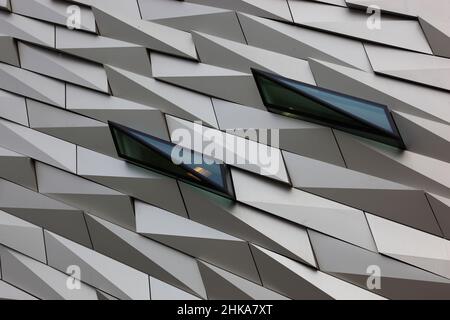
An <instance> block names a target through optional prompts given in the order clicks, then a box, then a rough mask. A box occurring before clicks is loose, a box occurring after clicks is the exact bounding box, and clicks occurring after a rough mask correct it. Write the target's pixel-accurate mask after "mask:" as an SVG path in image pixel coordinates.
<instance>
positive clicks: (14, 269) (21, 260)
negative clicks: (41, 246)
mask: <svg viewBox="0 0 450 320" xmlns="http://www.w3.org/2000/svg"><path fill="white" fill-rule="evenodd" d="M0 259H1V261H2V275H3V280H5V281H6V282H9V283H11V284H13V285H14V286H16V287H18V288H20V289H22V290H24V291H26V292H29V293H31V294H33V295H35V296H37V297H38V298H41V299H49V300H97V294H96V291H95V289H94V288H92V287H90V286H88V285H86V284H83V283H80V289H79V290H71V289H70V288H69V286H67V285H66V283H67V281H68V276H67V275H65V274H64V273H62V272H59V271H57V270H55V269H53V268H50V267H49V266H47V265H45V264H43V263H41V262H38V261H36V260H33V259H30V258H28V257H26V256H24V255H22V254H20V253H17V252H14V251H11V250H9V249H6V248H5V247H0Z"/></svg>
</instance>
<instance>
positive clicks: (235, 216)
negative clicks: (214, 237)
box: [180, 183, 316, 267]
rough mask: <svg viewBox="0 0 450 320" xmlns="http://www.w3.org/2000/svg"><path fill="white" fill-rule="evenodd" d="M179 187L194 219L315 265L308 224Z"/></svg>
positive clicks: (195, 188)
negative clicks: (300, 223) (289, 220)
mask: <svg viewBox="0 0 450 320" xmlns="http://www.w3.org/2000/svg"><path fill="white" fill-rule="evenodd" d="M180 188H181V191H182V193H183V198H184V200H185V203H186V206H187V209H188V212H189V217H190V218H191V219H192V220H195V221H197V222H199V223H201V224H204V225H207V226H210V227H212V228H216V229H218V230H223V231H225V232H227V233H229V234H231V235H234V236H236V237H239V238H241V239H245V240H248V241H249V242H251V243H255V244H258V245H260V246H262V247H265V248H268V249H270V250H272V251H275V252H277V253H280V254H282V255H285V256H287V257H290V258H292V259H295V260H298V261H301V262H303V263H305V264H309V265H311V266H313V267H315V266H316V262H315V259H314V253H313V251H312V248H311V244H310V242H309V238H308V234H307V232H306V229H305V228H303V227H301V226H299V225H296V224H294V223H290V222H288V221H284V220H280V219H277V217H276V216H272V215H270V214H268V213H265V212H263V211H260V210H256V209H254V208H251V207H249V206H245V205H243V204H240V203H234V202H232V201H230V200H226V199H224V198H222V197H220V196H217V195H215V194H212V193H210V192H207V191H204V190H202V189H199V188H197V187H194V186H191V185H188V184H185V183H180ZM288 235H289V236H288ZM294 239H295V240H294Z"/></svg>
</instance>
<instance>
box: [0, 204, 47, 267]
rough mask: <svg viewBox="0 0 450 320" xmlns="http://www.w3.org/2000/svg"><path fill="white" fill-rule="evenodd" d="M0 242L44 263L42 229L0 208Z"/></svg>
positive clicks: (45, 259)
mask: <svg viewBox="0 0 450 320" xmlns="http://www.w3.org/2000/svg"><path fill="white" fill-rule="evenodd" d="M0 243H1V244H2V245H4V246H7V247H9V248H12V249H14V250H17V251H19V252H21V253H23V254H26V255H27V256H29V257H32V258H33V259H36V260H39V261H41V262H42V263H46V261H47V258H46V255H45V247H44V236H43V230H42V229H41V228H39V227H37V226H35V225H33V224H31V223H29V222H26V221H24V220H22V219H19V218H16V217H14V216H12V215H10V214H8V213H6V212H4V211H1V210H0Z"/></svg>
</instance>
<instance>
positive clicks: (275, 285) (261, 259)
mask: <svg viewBox="0 0 450 320" xmlns="http://www.w3.org/2000/svg"><path fill="white" fill-rule="evenodd" d="M252 250H253V252H254V255H255V261H256V263H257V265H258V268H259V270H260V274H261V278H262V281H263V284H264V286H265V287H267V288H270V289H272V290H275V291H278V292H281V293H283V294H285V295H287V296H288V297H291V298H293V299H299V300H328V299H339V300H349V299H351V300H355V299H363V300H383V297H380V296H379V295H377V294H373V293H370V292H367V291H365V290H362V289H360V288H358V287H356V286H354V285H352V284H350V283H347V282H345V281H340V280H339V279H336V278H334V277H331V276H329V275H328V274H326V273H323V272H321V271H317V270H312V269H310V268H308V267H306V266H303V265H302V264H300V263H298V262H295V261H293V260H290V259H288V258H286V257H283V256H280V255H278V254H276V253H274V252H271V251H269V250H266V249H263V248H260V247H257V246H252Z"/></svg>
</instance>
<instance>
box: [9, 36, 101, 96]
mask: <svg viewBox="0 0 450 320" xmlns="http://www.w3.org/2000/svg"><path fill="white" fill-rule="evenodd" d="M18 47H19V56H20V63H21V66H22V68H24V69H27V70H30V71H34V72H37V73H41V74H44V75H46V76H50V77H52V78H57V79H60V80H64V81H67V82H72V83H75V84H78V85H81V86H85V87H88V88H91V89H95V90H99V91H103V92H108V81H107V79H106V73H105V70H104V69H103V68H102V66H100V65H97V64H90V63H88V62H86V61H83V60H78V59H76V58H73V57H70V56H67V55H63V54H61V53H56V52H53V51H49V50H46V49H42V48H38V47H36V46H30V45H27V44H24V43H23V42H19V44H18Z"/></svg>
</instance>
